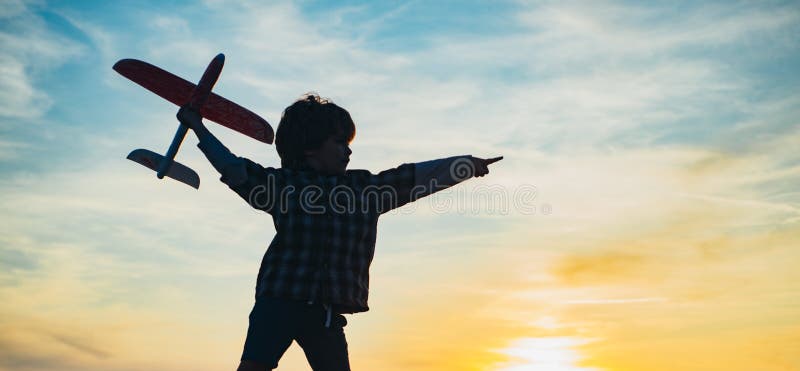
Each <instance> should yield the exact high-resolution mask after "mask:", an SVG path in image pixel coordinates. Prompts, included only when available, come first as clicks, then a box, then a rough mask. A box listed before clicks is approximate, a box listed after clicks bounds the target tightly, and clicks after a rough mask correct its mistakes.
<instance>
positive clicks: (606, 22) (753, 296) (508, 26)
mask: <svg viewBox="0 0 800 371" xmlns="http://www.w3.org/2000/svg"><path fill="white" fill-rule="evenodd" d="M0 19H2V22H0V44H2V48H0V63H1V65H2V67H0V194H2V196H0V211H1V212H2V215H3V217H2V222H0V267H1V268H2V269H0V299H2V300H0V302H2V304H0V356H2V357H0V358H5V359H6V361H0V368H8V369H25V370H46V369H61V370H63V369H76V370H78V369H80V370H87V369H98V370H99V369H103V370H109V369H113V370H130V369H143V368H152V367H151V366H152V365H154V364H157V365H159V367H160V368H161V369H185V368H186V367H187V365H188V367H191V368H193V369H203V368H204V367H207V368H208V369H219V368H222V367H229V365H230V364H232V362H234V363H235V360H236V358H237V356H238V352H239V351H240V348H241V344H240V342H241V340H242V336H243V334H244V328H243V320H244V319H245V318H246V314H247V311H248V310H249V306H250V304H251V303H250V301H251V299H252V297H251V296H252V289H253V280H254V277H255V274H256V272H257V268H258V266H257V265H258V262H259V261H260V257H261V255H262V254H263V249H264V248H265V246H266V244H267V242H268V241H269V240H270V238H271V236H272V233H273V230H272V227H271V221H270V220H269V218H268V217H266V216H265V215H262V214H259V213H257V212H255V211H252V210H249V209H248V208H247V207H246V205H245V204H244V203H242V202H241V201H240V200H239V199H238V197H237V196H236V195H234V194H233V193H231V192H230V191H228V190H227V189H226V187H224V186H223V185H222V184H221V183H219V182H218V181H217V179H218V175H217V174H216V173H215V172H214V170H213V168H211V166H209V164H208V163H207V162H206V161H205V159H204V158H203V157H202V155H201V154H200V152H199V151H198V150H197V149H196V148H195V147H194V145H195V143H196V139H195V138H194V137H193V136H191V135H190V136H189V137H188V138H187V140H186V141H185V142H184V145H183V148H182V150H181V152H180V153H179V155H178V160H179V161H180V162H182V163H184V164H186V165H188V166H190V167H191V168H193V169H195V170H196V171H197V172H198V173H199V174H200V177H201V187H200V190H198V191H195V190H192V189H190V188H188V187H186V186H184V185H181V184H178V183H176V182H171V181H158V180H157V179H156V178H155V177H154V176H153V174H151V173H149V172H148V171H147V170H145V169H143V168H142V167H141V166H138V165H136V164H134V163H132V162H130V161H128V160H125V156H126V155H127V153H128V152H129V151H131V150H133V149H135V148H147V149H151V150H154V151H156V152H164V151H165V150H166V148H167V146H168V145H169V141H170V140H171V138H172V134H173V133H174V130H175V128H176V127H177V122H176V121H175V118H174V114H175V112H176V107H174V106H172V105H171V104H169V103H167V102H165V101H163V100H161V99H160V98H158V97H156V96H155V95H153V94H151V93H149V92H147V91H145V90H144V89H141V88H140V87H138V86H137V85H135V84H133V83H131V82H130V81H128V80H126V79H125V78H123V77H121V76H119V75H118V74H116V73H115V72H114V71H113V70H112V69H111V66H112V65H113V64H114V62H116V61H117V60H119V59H122V58H137V59H142V60H145V61H148V62H150V63H153V64H155V65H158V66H160V67H162V68H164V69H167V70H169V71H171V72H173V73H176V74H178V75H180V76H182V77H184V78H186V79H188V80H196V79H198V78H199V76H200V75H201V74H202V71H203V69H204V68H205V66H206V65H207V63H208V62H209V61H210V60H211V58H212V57H213V56H214V55H216V54H217V53H219V52H222V53H225V54H226V64H225V68H224V70H223V72H222V75H221V77H220V79H219V82H218V83H217V85H216V87H215V91H216V92H217V93H219V94H221V95H223V96H225V97H227V98H229V99H231V100H233V101H236V102H237V103H240V104H241V105H243V106H245V107H247V108H249V109H251V110H253V111H254V112H256V113H258V114H260V115H261V116H263V117H264V118H266V119H267V120H268V121H270V122H271V123H273V125H274V124H276V123H277V122H278V121H279V117H280V113H281V111H282V109H283V108H284V107H286V106H287V105H288V104H290V103H291V102H292V101H293V100H294V99H296V98H297V97H299V96H300V95H301V94H303V93H305V92H308V91H316V92H318V93H320V94H321V95H322V96H326V97H330V98H332V99H333V100H334V101H335V102H337V103H339V104H340V105H342V106H343V107H345V108H347V109H348V110H349V111H350V112H351V114H352V116H353V117H354V119H355V121H356V126H357V135H356V138H355V141H354V142H353V144H352V148H353V151H354V154H353V156H352V160H353V161H352V163H351V167H354V168H365V169H369V170H372V171H378V170H381V169H385V168H388V167H393V166H397V165H398V164H400V163H403V162H414V161H423V160H428V159H432V158H439V157H445V156H451V155H457V154H473V155H476V156H486V157H489V156H496V155H504V156H505V159H504V160H503V161H502V162H500V163H498V164H497V165H495V166H494V167H493V169H492V174H491V175H490V176H489V177H486V178H483V179H480V180H470V181H469V182H467V183H465V184H463V185H460V186H459V187H458V188H456V189H453V190H451V191H449V192H448V193H443V194H442V195H440V197H438V198H431V199H427V200H422V201H420V202H418V203H417V204H416V205H409V206H407V207H406V208H404V209H401V210H399V211H400V212H399V213H397V214H393V215H388V216H386V217H385V218H383V219H382V221H381V224H380V231H379V237H378V252H377V254H376V259H375V262H374V265H373V268H372V277H373V281H372V284H373V286H372V292H371V298H370V300H371V307H372V308H373V310H371V311H370V312H369V313H367V314H364V315H359V316H354V318H353V320H352V321H351V324H349V325H348V336H349V340H350V342H351V354H352V356H353V360H354V361H353V362H354V365H355V366H357V368H358V369H391V367H400V369H408V367H407V366H408V365H413V367H412V368H413V369H421V370H425V369H429V370H444V369H458V370H465V369H474V370H519V369H526V367H537V369H545V368H544V366H545V365H549V366H552V367H551V368H552V369H559V370H575V369H614V370H624V369H658V367H667V366H669V367H672V369H675V368H678V369H680V368H684V369H686V367H690V366H691V365H688V366H687V365H684V364H675V363H674V362H679V361H676V360H674V359H668V358H664V357H666V356H665V355H669V354H674V353H673V352H674V351H675V350H676V349H675V348H673V347H674V346H678V345H683V346H684V349H690V350H689V352H690V353H689V356H687V357H685V358H686V359H707V360H709V362H710V363H712V364H714V365H718V366H719V365H724V367H725V368H726V369H743V370H744V369H748V370H749V369H758V368H762V369H765V368H766V369H769V368H777V367H789V366H798V365H800V363H798V362H800V360H798V359H797V358H796V356H792V355H791V354H792V352H791V351H790V350H791V349H795V348H796V347H794V348H793V345H792V344H795V345H796V344H797V338H796V335H792V334H796V331H794V332H793V329H795V330H796V328H797V326H798V322H797V318H800V317H799V316H797V314H798V313H800V312H798V306H797V303H798V298H800V296H799V295H800V287H798V284H797V282H800V280H798V279H797V278H800V277H797V273H796V269H795V268H794V267H793V266H792V262H795V261H797V258H798V255H797V254H798V253H797V251H798V250H797V247H798V245H800V236H798V235H797V233H796V231H797V230H798V229H797V225H798V222H800V207H798V203H799V202H800V193H798V192H797V190H796V189H797V184H798V179H799V178H800V171H799V170H798V166H800V156H798V155H797V151H796V148H798V145H800V131H799V130H798V119H797V117H800V91H798V86H800V77H798V74H797V73H796V70H797V66H798V65H800V44H799V43H800V41H798V40H800V37H798V36H800V8H799V7H798V6H797V4H796V2H789V1H787V2H781V1H772V2H770V1H766V2H729V1H721V2H620V1H600V2H584V3H581V2H547V1H498V2H488V1H459V2H449V1H445V2H438V1H437V2H422V1H409V2H394V1H392V2H316V1H299V2H284V1H276V2H255V1H253V2H250V1H217V0H209V1H204V2H184V1H171V2H161V1H158V2H156V1H150V2H147V1H137V2H132V1H121V2H101V1H81V2H71V1H60V2H59V1H53V2H47V1H6V2H4V3H3V5H2V6H0ZM209 127H210V128H211V130H213V131H214V133H215V134H217V135H218V136H219V137H220V139H222V140H223V141H224V142H225V143H226V144H227V145H228V146H229V147H230V148H231V149H232V150H233V151H234V152H235V153H237V154H238V155H242V156H246V157H248V158H251V159H253V160H256V161H258V162H260V163H262V164H264V165H273V166H274V165H277V164H278V163H279V162H278V157H277V155H276V153H275V151H274V149H273V147H272V146H265V145H263V144H260V143H258V142H256V141H253V140H251V139H249V138H247V137H244V136H242V135H239V134H237V133H235V132H232V131H229V130H227V129H225V128H222V127H219V126H216V125H213V124H211V125H209ZM481 186H484V187H485V186H499V187H502V189H504V190H506V191H508V192H509V194H511V193H512V192H513V191H515V190H519V189H520V188H521V187H524V186H535V187H536V191H537V193H536V196H535V198H534V199H533V205H528V206H532V207H533V210H534V211H536V212H535V213H524V212H521V209H520V207H519V205H514V206H516V207H511V210H510V212H509V213H508V214H497V213H492V212H490V211H489V210H487V209H486V208H483V209H481V212H480V213H466V212H460V211H459V210H456V209H450V210H446V211H444V212H443V211H442V210H440V209H441V206H442V205H443V204H446V202H448V201H452V202H460V201H463V200H467V201H468V200H473V201H474V200H475V199H476V197H477V196H476V195H479V194H480V192H479V190H480V188H479V187H481ZM545 211H546V212H545ZM685 311H688V312H685ZM643 312H646V313H648V314H649V317H648V319H649V321H650V322H642V321H640V320H639V319H638V318H641V313H643ZM679 313H680V314H681V315H677V314H679ZM682 313H689V314H690V315H683V314H682ZM120 318H125V320H124V321H121V320H120ZM198 323H200V324H202V325H198ZM609 323H614V324H618V326H616V327H615V326H610V325H609ZM408 324H418V325H415V326H410V325H408ZM421 328H424V332H423V331H422V330H420V329H421ZM87 329H88V330H90V331H86V330H87ZM637 329H638V330H637ZM692 329H702V331H700V330H692ZM418 331H419V332H418ZM641 331H645V333H646V334H650V335H648V336H651V337H647V338H645V337H643V332H641ZM209 333H213V334H216V336H206V335H205V334H209ZM420 333H421V334H422V335H420ZM731 334H734V335H736V336H731ZM661 335H663V336H672V337H673V338H674V339H676V340H675V342H674V343H671V344H664V343H663V342H658V341H656V340H655V339H654V338H657V337H659V336H661ZM631 339H638V340H636V341H633V340H631ZM703 344H717V345H718V347H717V348H715V349H710V348H708V347H705V346H703ZM754 344H755V345H754ZM758 344H761V345H758ZM763 344H770V345H769V346H764V345H763ZM292 349H293V350H291V351H290V353H289V355H288V356H287V360H286V362H285V363H284V364H285V365H286V366H283V367H285V369H290V370H291V369H305V368H304V367H305V363H304V361H303V359H302V355H301V354H300V353H299V351H298V350H297V348H296V347H293V348H292ZM397 349H400V350H402V352H400V353H398V352H397V351H396V350H397ZM740 349H748V351H747V352H741V351H739V350H740ZM189 352H192V353H193V354H203V355H204V356H203V357H201V358H199V359H184V358H182V356H181V357H177V358H176V354H188V353H189ZM626 354H638V355H639V356H637V357H626V356H624V355H626ZM767 360H771V361H767ZM548 362H549V363H548ZM769 362H772V363H769ZM403 365H406V367H405V368H403V367H404V366H403ZM665 365H666V366H665ZM787 365H788V366H787ZM720 367H723V366H720Z"/></svg>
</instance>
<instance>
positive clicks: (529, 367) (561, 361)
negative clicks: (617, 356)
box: [495, 337, 598, 371]
mask: <svg viewBox="0 0 800 371" xmlns="http://www.w3.org/2000/svg"><path fill="white" fill-rule="evenodd" d="M589 342H590V340H586V339H581V338H575V337H541V338H523V339H518V340H516V341H514V342H513V343H512V344H511V345H510V346H509V347H507V348H505V349H501V350H498V352H499V353H502V354H505V355H507V356H509V358H510V360H509V361H508V362H505V363H502V364H499V365H497V367H496V368H495V371H534V370H535V371H598V369H596V368H586V367H580V366H578V365H577V363H578V362H579V361H580V360H581V358H582V356H581V355H580V353H578V351H577V350H576V349H575V347H577V346H580V345H583V344H586V343H589Z"/></svg>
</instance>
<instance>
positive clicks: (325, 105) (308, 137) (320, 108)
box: [275, 93, 356, 174]
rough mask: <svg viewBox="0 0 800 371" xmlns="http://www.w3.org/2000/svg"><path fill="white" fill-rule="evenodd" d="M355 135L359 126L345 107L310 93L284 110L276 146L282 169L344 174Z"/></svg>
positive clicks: (276, 135) (276, 137)
mask: <svg viewBox="0 0 800 371" xmlns="http://www.w3.org/2000/svg"><path fill="white" fill-rule="evenodd" d="M355 135H356V126H355V124H354V123H353V119H351V118H350V114H349V113H348V112H347V111H346V110H345V109H344V108H342V107H339V106H337V105H336V104H334V103H333V102H331V101H329V100H327V99H323V98H320V97H319V95H316V94H312V93H309V94H306V95H305V96H303V98H301V99H300V100H298V101H296V102H294V103H293V104H292V105H291V106H289V107H286V109H285V110H284V111H283V116H282V117H281V122H280V123H279V124H278V130H277V133H276V134H275V147H276V148H277V150H278V155H279V156H280V157H281V166H282V167H285V168H289V169H305V168H311V169H314V170H316V171H319V172H321V173H324V174H342V173H344V170H345V169H346V167H347V162H348V161H349V157H350V153H352V152H351V151H350V148H349V147H348V144H349V143H350V141H352V140H353V137H355Z"/></svg>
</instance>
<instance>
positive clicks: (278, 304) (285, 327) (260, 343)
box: [239, 298, 301, 371]
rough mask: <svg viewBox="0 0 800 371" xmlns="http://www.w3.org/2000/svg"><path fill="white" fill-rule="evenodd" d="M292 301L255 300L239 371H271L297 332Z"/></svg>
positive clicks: (294, 306) (297, 323)
mask: <svg viewBox="0 0 800 371" xmlns="http://www.w3.org/2000/svg"><path fill="white" fill-rule="evenodd" d="M298 304H300V303H296V302H293V301H288V300H283V299H274V298H258V299H257V300H256V303H255V305H254V306H253V310H252V311H251V312H250V325H249V326H248V328H247V339H246V340H245V342H244V351H243V352H242V363H241V364H240V365H239V370H242V371H244V370H248V371H249V370H259V371H262V370H271V369H274V368H277V367H278V360H280V359H281V357H282V356H283V353H285V352H286V350H287V349H289V345H291V344H292V339H293V338H294V337H295V335H296V334H297V332H298V327H299V326H298V325H299V323H300V320H301V319H300V318H297V306H298Z"/></svg>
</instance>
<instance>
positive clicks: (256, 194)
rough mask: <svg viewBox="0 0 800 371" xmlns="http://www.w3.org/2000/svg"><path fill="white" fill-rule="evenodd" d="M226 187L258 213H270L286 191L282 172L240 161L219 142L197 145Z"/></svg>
mask: <svg viewBox="0 0 800 371" xmlns="http://www.w3.org/2000/svg"><path fill="white" fill-rule="evenodd" d="M197 147H199V148H200V150H201V151H202V152H203V154H205V155H206V158H208V161H209V162H211V165H212V166H214V168H215V169H217V171H218V172H219V173H220V175H221V177H220V181H222V182H223V183H225V184H226V185H227V186H228V187H229V188H230V189H231V190H233V191H234V192H236V194H238V195H239V197H241V198H243V199H244V200H245V201H247V203H248V204H250V206H252V207H253V208H255V209H259V210H263V211H266V212H268V213H271V212H272V210H273V208H274V206H275V203H276V202H277V199H278V194H279V193H280V189H281V188H282V187H283V184H284V181H283V178H284V177H283V175H282V173H281V171H280V170H279V169H275V168H271V167H268V168H265V167H263V166H261V165H259V164H257V163H255V162H253V161H251V160H248V159H246V158H243V157H237V156H236V155H234V154H233V153H231V151H230V150H228V148H226V147H225V145H223V144H222V143H221V142H220V141H219V140H218V139H217V138H215V137H213V136H209V137H204V138H203V139H201V141H200V143H199V144H198V145H197Z"/></svg>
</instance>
